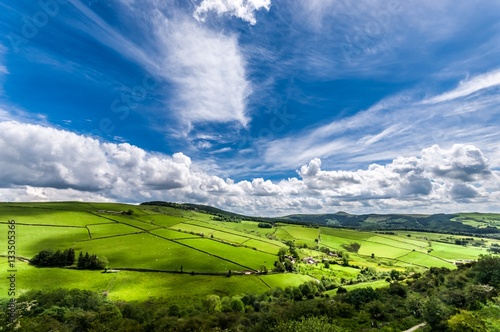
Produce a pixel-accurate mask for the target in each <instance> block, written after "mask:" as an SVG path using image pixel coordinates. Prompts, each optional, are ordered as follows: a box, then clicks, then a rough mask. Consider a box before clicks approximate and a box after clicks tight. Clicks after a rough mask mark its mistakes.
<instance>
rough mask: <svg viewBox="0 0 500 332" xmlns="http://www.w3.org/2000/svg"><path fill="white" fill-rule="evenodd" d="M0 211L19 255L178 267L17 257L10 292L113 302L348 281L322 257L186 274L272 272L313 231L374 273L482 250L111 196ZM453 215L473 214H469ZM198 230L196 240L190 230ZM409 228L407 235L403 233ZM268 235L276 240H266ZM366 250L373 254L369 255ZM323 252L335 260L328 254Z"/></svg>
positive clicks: (436, 238) (0, 226)
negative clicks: (238, 218)
mask: <svg viewBox="0 0 500 332" xmlns="http://www.w3.org/2000/svg"><path fill="white" fill-rule="evenodd" d="M128 210H132V211H133V213H132V215H131V216H128V215H124V214H121V212H122V211H128ZM0 217H1V218H2V219H3V220H4V221H3V222H2V223H0V237H2V238H6V237H7V225H6V221H7V220H9V219H15V220H16V222H17V225H16V237H17V241H16V242H17V243H16V246H17V254H18V255H20V256H24V257H28V258H31V257H32V256H33V255H34V254H36V253H37V252H39V251H40V250H43V249H53V250H57V249H61V250H63V249H66V248H69V247H74V249H75V250H76V252H77V255H78V253H79V252H80V251H84V252H85V251H88V252H89V253H91V254H97V255H98V256H99V257H102V256H104V257H106V258H107V259H108V260H109V263H110V267H119V268H142V269H154V270H163V271H177V272H180V270H181V267H182V270H183V272H184V273H161V272H156V273H154V272H133V271H125V270H122V271H121V272H119V273H113V274H105V273H100V272H99V271H98V272H96V271H77V270H68V269H38V268H35V267H32V266H29V265H27V264H25V263H20V262H19V263H18V271H19V272H18V289H19V290H20V291H21V292H23V291H26V290H27V289H30V288H33V289H51V288H56V287H66V288H72V287H76V288H81V289H89V290H95V291H104V290H106V291H108V292H109V296H110V297H111V298H112V299H124V300H129V301H130V300H146V299H147V298H148V297H160V296H161V297H165V298H168V299H169V301H172V302H176V301H180V302H190V301H191V302H193V303H194V301H198V297H204V296H206V295H208V294H217V295H220V296H225V295H238V294H243V293H246V292H252V293H258V292H263V291H264V290H266V289H268V288H269V287H282V288H284V287H288V286H296V285H299V284H300V283H302V282H304V281H308V280H314V279H312V278H316V279H320V278H321V277H322V276H325V277H330V278H333V279H335V280H338V281H340V279H342V278H343V279H346V280H350V279H355V278H356V277H357V275H358V274H359V271H360V270H359V269H356V268H352V267H345V266H341V265H337V264H331V265H330V268H328V269H326V268H324V265H323V263H318V265H317V266H316V265H308V264H302V263H300V264H298V268H299V270H300V273H301V274H298V273H285V274H275V275H273V274H269V275H250V276H236V275H233V276H232V277H230V278H226V277H223V276H209V275H190V272H191V271H194V272H197V273H221V274H225V273H226V272H227V271H228V270H231V271H243V270H247V269H253V270H260V268H261V265H265V266H266V267H267V269H268V270H272V268H273V263H274V261H275V260H276V259H277V256H276V254H277V252H278V250H279V248H281V247H285V245H284V244H283V242H282V241H292V242H294V243H295V244H296V246H301V245H303V244H307V246H308V247H309V248H308V249H303V248H301V249H300V250H299V255H300V256H301V257H306V256H313V257H326V255H325V254H324V253H321V252H319V251H317V250H314V249H313V248H314V247H315V246H316V244H317V243H316V242H315V239H318V235H319V236H320V243H319V246H327V247H329V248H331V249H332V250H342V251H345V248H344V247H343V246H344V245H346V244H350V243H353V242H357V243H359V244H360V245H361V247H360V250H359V251H358V253H357V254H356V253H349V256H350V259H349V261H350V264H352V265H356V266H359V267H372V268H375V269H376V270H377V271H379V272H383V271H390V270H392V269H399V270H402V269H404V268H406V267H415V268H416V269H417V270H423V269H425V268H427V267H433V266H435V267H447V268H452V269H453V268H455V266H454V264H452V261H455V260H459V259H476V258H477V257H478V255H480V254H485V253H487V252H486V249H485V248H479V247H473V246H467V247H463V246H458V245H455V244H451V243H444V241H452V242H453V241H454V239H455V238H461V236H451V235H448V234H436V233H424V232H403V231H401V232H399V233H398V234H395V235H387V234H380V233H374V232H360V231H351V230H345V229H336V228H328V227H320V228H311V227H302V226H297V225H287V224H279V225H278V226H277V227H274V228H259V227H258V223H256V222H251V221H242V222H240V223H232V222H221V221H216V220H213V219H212V216H210V215H208V214H204V213H199V212H194V211H186V210H177V209H174V208H168V207H158V208H156V207H151V206H135V205H126V204H115V203H81V202H58V203H4V204H1V203H0ZM461 217H462V218H465V217H468V218H470V219H471V220H472V219H473V218H475V217H474V216H473V215H467V216H464V215H462V216H461ZM481 218H483V219H485V220H484V221H483V220H479V221H478V220H474V222H478V223H481V222H486V219H487V222H490V223H492V222H495V220H496V219H495V218H498V215H491V216H490V215H484V216H483V215H482V216H481ZM2 219H0V220H2ZM373 222H376V220H373ZM22 223H27V224H34V225H32V226H29V225H23V224H22ZM43 225H52V226H43ZM56 226H60V227H56ZM178 229H181V230H183V232H179V231H178ZM89 232H90V234H91V235H92V239H90V237H89ZM191 232H192V233H193V234H190V233H191ZM201 233H203V234H204V237H201V236H200V235H198V234H201ZM408 234H410V235H411V236H410V237H408V236H407V235H408ZM211 236H213V239H211V238H210V237H211ZM268 236H269V237H271V236H272V237H274V238H275V239H278V240H271V239H269V238H268ZM223 242H225V243H223ZM491 243H500V241H498V240H492V239H487V240H486V242H485V244H486V245H491ZM253 248H255V249H257V250H254V249H253ZM6 249H7V247H6V246H4V247H3V248H0V254H3V255H5V254H6ZM428 249H432V252H431V253H430V254H427V250H428ZM372 253H373V254H374V255H375V257H374V258H371V254H372ZM329 259H332V260H338V259H335V258H333V257H329ZM1 264H3V265H1ZM0 268H4V270H6V266H5V262H3V263H0ZM5 286H6V283H0V291H2V292H3V294H6V292H5V291H4V290H5V289H4V288H5ZM367 286H371V287H374V288H375V287H379V286H380V287H382V286H387V283H385V282H381V281H376V282H369V283H362V284H356V285H352V286H347V288H348V289H349V288H356V287H367ZM2 287H3V288H2ZM179 290H183V291H182V292H180V291H179ZM3 296H5V295H3Z"/></svg>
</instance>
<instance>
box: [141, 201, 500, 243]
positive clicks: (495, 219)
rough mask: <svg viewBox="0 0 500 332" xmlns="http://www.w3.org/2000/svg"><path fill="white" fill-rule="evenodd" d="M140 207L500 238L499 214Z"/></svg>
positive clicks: (185, 205) (184, 205) (181, 205)
mask: <svg viewBox="0 0 500 332" xmlns="http://www.w3.org/2000/svg"><path fill="white" fill-rule="evenodd" d="M141 205H153V206H167V207H172V208H177V209H182V210H188V211H198V212H203V213H207V214H212V215H216V216H219V217H220V218H226V219H236V220H250V221H258V222H267V223H272V224H274V223H289V224H301V225H312V226H327V227H339V228H349V229H357V230H367V231H374V230H382V231H383V230H408V231H424V232H438V233H448V234H457V235H470V236H473V235H482V236H487V237H493V238H500V214H492V213H478V212H474V213H456V214H432V215H425V214H361V215H356V214H349V213H347V212H342V211H339V212H336V213H329V214H292V215H287V216H283V217H273V218H269V217H255V216H247V215H242V214H238V213H233V212H228V211H225V210H222V209H218V208H215V207H212V206H207V205H201V204H189V203H171V202H160V201H154V202H145V203H142V204H141Z"/></svg>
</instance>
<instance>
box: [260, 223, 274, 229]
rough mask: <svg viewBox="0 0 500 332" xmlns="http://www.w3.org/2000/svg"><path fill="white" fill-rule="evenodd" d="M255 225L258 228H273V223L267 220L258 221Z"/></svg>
mask: <svg viewBox="0 0 500 332" xmlns="http://www.w3.org/2000/svg"><path fill="white" fill-rule="evenodd" d="M257 226H258V227H259V228H273V224H271V223H268V222H260V223H259V224H258V225H257Z"/></svg>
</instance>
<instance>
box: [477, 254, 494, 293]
mask: <svg viewBox="0 0 500 332" xmlns="http://www.w3.org/2000/svg"><path fill="white" fill-rule="evenodd" d="M472 269H473V270H474V271H475V272H476V280H477V281H478V282H480V283H482V284H489V285H491V286H493V287H499V286H500V257H494V256H492V255H480V256H479V259H478V261H477V263H476V264H475V265H474V267H473V268H472Z"/></svg>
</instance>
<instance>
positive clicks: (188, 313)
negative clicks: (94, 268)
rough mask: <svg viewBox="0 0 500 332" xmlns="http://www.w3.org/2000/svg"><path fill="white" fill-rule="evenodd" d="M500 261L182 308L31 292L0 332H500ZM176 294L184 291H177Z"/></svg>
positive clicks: (0, 317)
mask: <svg viewBox="0 0 500 332" xmlns="http://www.w3.org/2000/svg"><path fill="white" fill-rule="evenodd" d="M499 264H500V258H499V257H493V256H481V257H480V259H479V261H478V263H476V264H469V265H464V266H461V267H460V268H459V269H458V270H455V271H450V270H448V269H445V268H431V269H430V270H429V271H427V272H426V273H424V274H414V275H412V276H411V277H410V278H408V279H406V280H405V281H401V282H399V283H398V282H396V281H393V282H392V283H391V284H390V286H389V287H387V288H382V289H376V290H374V289H372V288H360V289H355V290H352V291H347V292H342V294H339V295H335V296H332V297H330V296H328V295H327V294H324V293H323V292H324V291H325V288H324V286H323V284H322V283H315V282H310V283H306V284H303V285H301V286H299V287H295V288H291V287H289V288H286V289H284V290H282V289H274V290H269V291H268V292H266V293H265V294H247V295H245V296H243V297H241V298H239V297H232V298H231V297H222V298H221V297H219V296H217V295H209V296H207V297H206V298H205V299H201V300H200V302H199V303H198V304H197V305H196V306H193V307H187V308H181V307H179V306H178V305H176V304H172V303H167V302H165V301H164V300H161V299H155V300H150V301H147V302H142V303H135V302H134V303H126V302H113V301H110V300H109V299H107V298H106V297H105V296H104V295H101V294H97V293H94V292H89V291H82V290H63V289H60V290H55V291H50V292H40V291H31V292H28V293H26V294H24V295H22V296H21V297H20V298H19V299H18V303H17V311H16V316H17V317H18V320H17V322H15V323H14V324H11V323H9V313H8V311H7V303H6V302H5V301H4V303H2V307H3V308H4V310H2V311H1V312H0V327H2V326H4V327H5V328H4V329H3V331H14V330H15V331H30V332H31V331H96V332H97V331H274V332H284V331H298V332H302V331H304V332H306V331H307V332H314V331H318V332H320V331H321V332H329V331H333V332H344V331H370V330H373V331H403V330H405V329H408V328H410V327H412V326H415V325H417V324H419V323H422V322H427V326H426V327H425V328H424V329H422V330H420V331H481V332H482V331H500V319H499V317H500V298H499V297H498V295H499V291H500V285H499V280H498V273H499V272H498V271H499V269H498V267H499ZM180 291H181V290H180Z"/></svg>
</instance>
